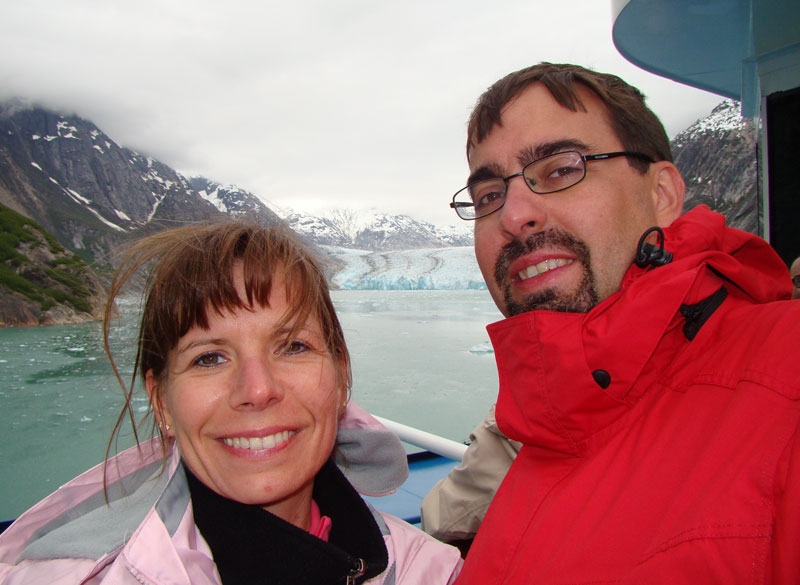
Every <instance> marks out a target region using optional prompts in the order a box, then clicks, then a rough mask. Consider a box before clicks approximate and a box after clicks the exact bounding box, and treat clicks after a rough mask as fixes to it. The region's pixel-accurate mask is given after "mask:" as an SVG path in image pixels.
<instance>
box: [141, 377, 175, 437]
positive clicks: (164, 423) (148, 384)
mask: <svg viewBox="0 0 800 585" xmlns="http://www.w3.org/2000/svg"><path fill="white" fill-rule="evenodd" d="M144 387H145V390H147V397H148V398H149V399H150V406H152V407H153V414H154V415H155V417H156V424H158V429H159V431H161V434H162V435H165V436H172V417H170V415H169V410H168V409H167V408H166V407H165V406H164V401H163V399H162V395H161V392H159V390H158V378H156V376H155V374H153V370H147V373H146V374H145V375H144Z"/></svg>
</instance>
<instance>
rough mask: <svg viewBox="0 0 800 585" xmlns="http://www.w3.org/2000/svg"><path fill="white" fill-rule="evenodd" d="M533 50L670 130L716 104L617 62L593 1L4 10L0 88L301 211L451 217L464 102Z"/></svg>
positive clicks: (82, 2) (32, 0)
mask: <svg viewBox="0 0 800 585" xmlns="http://www.w3.org/2000/svg"><path fill="white" fill-rule="evenodd" d="M542 60H547V61H554V62H561V61H565V62H575V63H580V64H582V65H586V66H589V67H593V68H596V69H598V70H603V71H609V72H613V73H616V74H618V75H620V76H622V77H623V78H625V79H627V80H628V81H630V82H631V83H633V84H634V85H637V86H639V87H640V88H641V89H642V90H643V91H644V92H645V93H646V94H647V95H648V98H649V103H650V105H651V107H652V108H653V109H654V110H655V111H656V112H657V113H658V114H659V115H660V116H661V118H662V120H663V121H664V123H665V125H666V126H667V129H668V131H669V132H670V134H674V133H676V132H678V131H680V130H682V129H683V128H685V127H686V126H688V125H689V124H691V123H692V122H694V121H695V120H696V119H697V118H699V117H702V116H704V115H706V114H707V113H708V112H710V110H711V107H713V105H714V104H716V103H718V102H719V101H721V98H719V97H718V96H712V95H710V94H707V93H704V92H700V91H697V90H693V89H690V88H686V87H683V86H680V85H678V84H675V83H672V82H669V81H666V80H663V79H660V78H658V77H656V76H654V75H650V74H648V73H645V72H644V71H641V70H639V69H637V68H636V67H634V66H633V65H631V64H629V63H628V62H626V61H625V60H624V59H622V57H620V56H619V55H618V54H617V52H616V50H615V49H614V47H613V45H612V42H611V7H610V2H602V1H598V0H573V1H572V2H570V3H568V4H564V3H562V2H531V1H530V0H525V1H522V0H500V1H498V2H492V3H489V2H483V1H478V0H464V1H456V0H427V1H423V0H408V1H401V0H385V1H382V2H375V1H369V0H342V1H337V2H329V1H328V2H326V1H325V0H299V1H297V2H293V3H281V4H278V3H275V2H272V1H270V0H267V1H260V2H257V1H246V0H226V1H224V2H218V1H213V2H212V1H211V0H191V1H190V0H173V1H170V2H166V1H157V0H139V1H137V2H121V1H118V0H70V1H69V2H62V1H59V0H27V1H26V2H13V1H12V2H3V3H2V4H0V98H8V97H22V98H26V99H30V100H34V101H36V102H38V103H41V104H42V105H45V106H48V107H52V108H56V109H62V110H67V111H71V112H75V113H77V114H79V115H81V116H83V117H85V118H88V119H90V120H92V121H93V122H95V123H96V124H97V125H98V126H99V127H100V128H102V129H103V130H104V131H105V132H107V133H108V134H109V135H110V136H111V137H112V138H113V139H115V140H116V141H117V142H119V143H120V144H123V145H125V146H128V147H130V148H134V149H137V150H139V151H141V152H144V153H147V154H150V155H152V156H155V157H157V158H159V159H161V160H162V161H163V162H165V163H167V164H169V165H171V166H173V167H175V168H176V169H177V170H179V171H181V172H184V173H186V174H201V175H203V176H206V177H208V178H211V179H213V180H216V181H219V182H221V183H235V184H237V185H240V186H242V187H244V188H247V189H249V190H251V191H253V192H254V193H256V194H257V195H259V196H261V197H262V198H264V199H265V200H267V201H268V202H271V203H273V204H276V205H280V206H282V207H293V208H295V209H298V210H304V211H310V212H316V211H319V210H320V209H321V208H323V207H330V206H332V205H337V206H341V207H351V208H362V207H377V208H379V209H381V210H385V211H391V212H403V213H408V214H410V215H413V216H415V217H417V218H419V219H425V220H428V221H432V222H434V223H439V224H445V223H456V221H457V220H456V218H455V216H452V217H451V215H452V212H451V210H449V209H448V208H447V203H448V201H449V197H450V195H451V194H452V192H453V191H455V190H456V189H457V188H458V187H459V186H460V185H461V183H462V182H463V180H464V178H465V177H466V174H467V169H466V162H465V158H464V131H465V124H466V119H467V116H468V114H469V111H470V108H471V107H472V104H473V103H474V100H475V99H476V98H477V96H478V95H479V94H480V93H481V92H482V91H483V90H484V89H485V88H486V87H487V86H488V85H489V84H491V83H492V82H493V81H494V80H496V79H497V78H499V77H501V76H502V75H504V74H506V73H508V72H509V71H513V70H515V69H519V68H521V67H524V66H526V65H530V64H532V63H535V62H538V61H542Z"/></svg>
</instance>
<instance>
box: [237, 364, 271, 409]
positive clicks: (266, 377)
mask: <svg viewBox="0 0 800 585" xmlns="http://www.w3.org/2000/svg"><path fill="white" fill-rule="evenodd" d="M283 395H284V389H283V385H282V384H281V383H280V381H279V380H278V378H277V377H276V376H275V372H274V371H273V370H272V368H271V367H270V364H269V360H268V359H267V358H263V357H260V356H259V357H252V358H249V359H247V360H244V361H242V362H241V363H240V365H239V372H238V376H237V380H236V387H235V388H234V389H233V392H232V393H231V401H232V404H231V406H233V407H234V408H252V409H260V408H266V407H267V406H269V405H270V404H271V403H273V402H279V401H280V400H282V399H283Z"/></svg>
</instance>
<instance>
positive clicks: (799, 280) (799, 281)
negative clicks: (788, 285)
mask: <svg viewBox="0 0 800 585" xmlns="http://www.w3.org/2000/svg"><path fill="white" fill-rule="evenodd" d="M792 284H793V285H794V287H795V288H800V274H797V275H795V276H793V277H792Z"/></svg>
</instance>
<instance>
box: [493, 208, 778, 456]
mask: <svg viewBox="0 0 800 585" xmlns="http://www.w3.org/2000/svg"><path fill="white" fill-rule="evenodd" d="M664 234H665V242H664V246H665V248H666V249H667V250H668V251H670V252H672V254H673V260H672V262H670V263H669V264H667V265H665V266H661V267H658V268H652V267H650V268H639V267H638V266H636V265H631V267H630V269H629V270H628V272H627V273H626V274H625V276H624V278H623V281H622V286H621V289H620V291H618V292H617V293H615V294H614V295H612V296H610V297H609V298H607V299H606V300H604V301H603V302H602V303H600V304H598V305H597V306H596V307H594V308H593V309H592V310H591V311H589V312H588V313H560V312H554V311H530V312H527V313H523V314H521V315H517V316H514V317H510V318H508V319H504V320H502V321H499V322H497V323H493V324H491V325H489V326H488V327H487V330H488V332H489V336H490V337H491V340H492V344H493V346H494V349H495V358H496V360H497V366H498V373H499V380H500V392H499V397H498V402H497V422H498V426H499V427H500V429H501V430H502V431H503V432H504V433H505V434H506V435H507V436H508V437H510V438H511V439H514V440H517V441H521V442H522V443H524V444H527V445H534V446H538V447H541V448H544V449H549V450H554V451H557V452H560V453H568V454H573V455H575V456H581V455H583V454H585V453H586V451H587V449H590V448H591V443H592V440H594V438H595V437H596V436H597V433H598V432H599V431H600V430H602V429H605V428H607V427H609V426H610V425H612V424H613V423H614V421H615V420H617V419H618V418H619V416H620V415H621V414H622V413H623V412H625V411H627V410H628V409H630V408H631V407H632V406H633V405H634V404H635V403H636V402H637V401H638V399H639V398H640V397H641V393H643V392H645V391H646V389H647V388H648V387H650V385H651V383H652V382H653V381H654V380H655V379H656V375H657V374H658V372H659V371H661V370H663V368H664V367H665V366H666V365H667V364H668V363H669V361H670V360H671V357H672V356H674V355H675V352H677V351H678V350H679V349H680V348H681V347H683V346H684V345H685V344H686V343H688V342H689V341H688V340H687V338H686V335H685V334H684V332H683V325H684V323H685V318H684V317H683V315H682V314H681V311H680V310H681V307H682V306H684V305H694V304H696V303H698V302H700V301H701V300H703V299H706V298H708V297H709V296H711V295H712V294H714V293H715V292H717V291H718V290H719V289H720V288H721V287H722V286H724V287H725V288H726V289H727V292H728V296H729V300H732V299H737V298H739V299H741V298H747V299H748V301H749V302H750V303H752V302H755V303H766V302H770V301H774V300H779V299H788V298H790V293H791V282H790V280H789V276H788V270H787V268H786V265H785V264H784V263H783V261H782V260H781V259H780V257H778V255H777V254H776V253H775V251H774V250H773V249H772V248H771V247H770V246H769V244H767V243H766V242H765V241H764V240H762V239H761V238H758V237H757V236H754V235H752V234H749V233H747V232H743V231H740V230H736V229H732V228H728V227H726V226H725V219H724V217H723V216H722V215H720V214H718V213H715V212H712V211H711V210H709V209H708V208H707V207H705V206H700V207H697V208H695V209H693V210H692V211H689V212H687V213H685V214H684V215H683V216H681V217H680V218H679V219H677V220H676V221H675V222H674V223H673V224H672V225H670V226H669V227H668V228H665V229H664Z"/></svg>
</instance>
